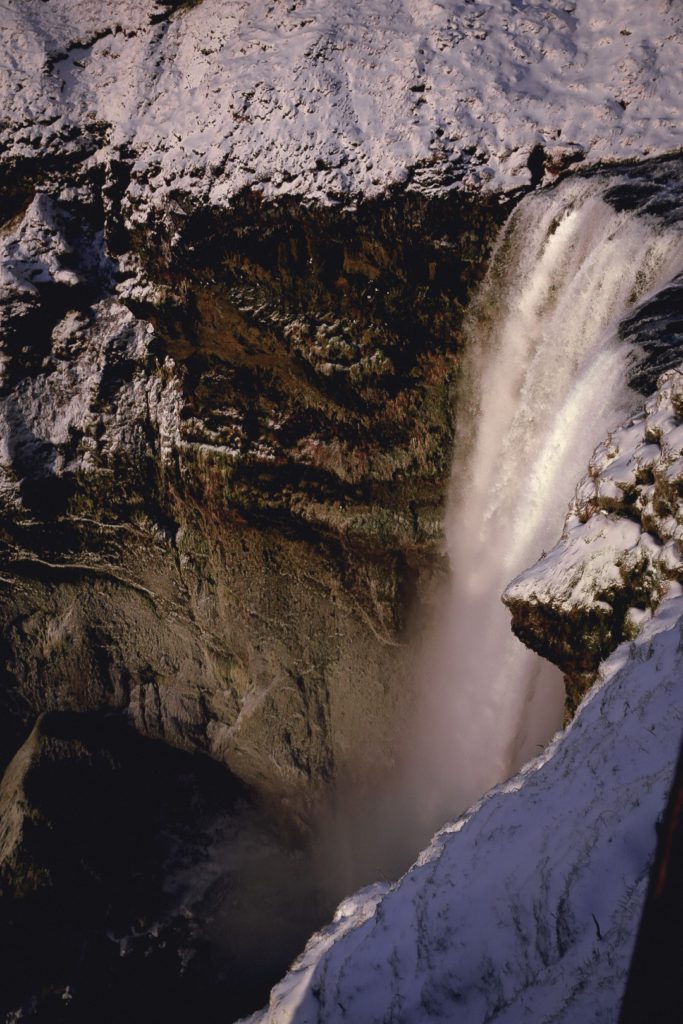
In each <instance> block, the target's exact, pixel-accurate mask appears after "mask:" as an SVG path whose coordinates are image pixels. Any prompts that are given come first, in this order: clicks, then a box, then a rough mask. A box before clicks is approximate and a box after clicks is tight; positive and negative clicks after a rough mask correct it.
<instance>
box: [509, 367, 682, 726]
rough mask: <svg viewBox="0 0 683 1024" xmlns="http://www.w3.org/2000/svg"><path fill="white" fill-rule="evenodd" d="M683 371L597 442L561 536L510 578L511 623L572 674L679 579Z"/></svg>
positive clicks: (578, 692) (627, 635) (591, 663)
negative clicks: (529, 564)
mask: <svg viewBox="0 0 683 1024" xmlns="http://www.w3.org/2000/svg"><path fill="white" fill-rule="evenodd" d="M682 493H683V371H681V370H680V369H676V370H669V371H667V372H666V373H664V374H663V375H662V376H661V377H660V378H659V381H658V386H657V391H656V393H655V394H654V395H653V396H652V397H651V398H650V399H649V400H648V402H647V404H646V406H645V411H644V412H643V413H642V414H640V415H638V416H636V417H635V418H634V419H632V420H630V421H629V422H628V423H626V424H625V425H624V426H623V427H621V428H620V429H618V430H615V431H613V432H612V433H611V434H610V435H609V437H608V438H607V440H606V441H605V442H604V443H603V444H601V445H599V446H598V448H597V449H596V451H595V453H594V455H593V457H592V459H591V462H590V466H589V472H588V476H586V477H585V478H584V480H583V481H582V482H581V483H580V484H579V486H578V488H577V491H576V497H575V499H574V502H573V504H572V507H571V509H570V511H569V514H568V517H567V521H566V523H565V529H564V533H563V535H562V539H561V540H560V541H559V543H558V544H557V545H556V546H555V547H554V548H553V550H552V551H550V552H548V553H547V554H546V555H544V556H543V557H542V558H541V559H540V560H539V562H537V563H536V565H534V566H532V567H531V568H530V569H527V570H525V572H523V573H521V575H519V576H518V577H517V578H516V579H515V580H513V581H512V583H511V584H510V585H509V586H508V587H507V589H506V591H505V593H504V595H503V600H504V601H505V603H506V604H507V606H508V607H509V608H510V610H511V612H512V628H513V630H514V632H515V633H516V634H517V636H519V637H520V639H522V640H523V641H524V643H526V644H527V645H528V646H530V647H532V648H533V649H534V650H536V651H538V652H539V653H540V654H543V655H544V656H545V657H547V658H549V659H550V660H552V661H554V662H555V663H556V664H558V665H559V666H560V668H562V669H563V671H564V672H566V673H567V674H568V675H569V676H570V678H573V680H574V682H573V684H572V686H571V701H570V704H571V707H572V708H573V707H576V704H577V703H578V699H579V698H580V697H581V696H582V694H583V693H584V692H585V690H586V688H587V685H588V683H589V681H590V680H591V678H594V675H595V672H596V670H597V668H598V665H599V664H600V662H601V661H602V660H603V659H604V658H605V657H606V656H607V655H608V654H609V653H610V652H611V651H613V650H614V648H615V647H616V646H617V645H618V644H619V643H620V642H621V641H622V640H624V639H632V638H633V637H635V636H636V635H637V634H638V632H639V630H640V628H641V627H642V624H643V622H645V621H647V619H649V618H650V617H651V616H652V614H653V613H654V612H655V610H656V608H657V606H658V605H659V603H660V601H661V600H662V598H663V597H664V595H665V594H667V593H674V592H675V589H676V588H677V587H680V585H681V583H682V582H683V558H682V555H681V546H680V545H681V541H682V540H683V504H682V503H681V494H682Z"/></svg>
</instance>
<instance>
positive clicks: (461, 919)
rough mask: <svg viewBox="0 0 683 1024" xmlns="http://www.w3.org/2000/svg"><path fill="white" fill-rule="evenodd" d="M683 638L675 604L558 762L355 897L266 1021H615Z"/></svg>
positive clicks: (678, 697) (298, 967)
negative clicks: (387, 881)
mask: <svg viewBox="0 0 683 1024" xmlns="http://www.w3.org/2000/svg"><path fill="white" fill-rule="evenodd" d="M682 626H683V597H680V596H676V597H670V598H667V599H665V600H664V601H663V602H662V603H661V604H660V606H659V608H658V610H657V613H656V615H655V617H654V618H653V619H651V620H650V621H649V622H647V623H646V624H645V625H644V627H643V629H642V631H641V633H640V635H639V636H638V638H637V639H636V640H635V641H632V642H630V643H624V644H622V645H621V646H620V647H619V648H618V649H617V650H616V651H615V652H614V654H613V655H612V656H611V657H610V658H609V659H608V660H607V661H606V662H605V663H604V665H603V667H602V670H601V672H600V678H599V680H598V682H597V683H596V684H595V686H594V687H593V689H592V690H591V691H590V693H589V694H588V695H587V697H586V698H585V700H584V702H583V704H582V706H581V708H580V710H579V712H578V714H577V716H576V718H575V719H574V721H573V722H572V724H571V725H570V726H569V728H568V729H567V730H566V731H565V732H564V733H562V734H558V736H556V738H555V739H554V741H553V742H552V743H551V745H550V746H549V747H548V749H547V750H546V751H545V752H544V754H543V755H542V756H541V757H539V758H537V759H535V760H534V761H532V762H530V763H529V764H528V765H527V766H526V767H525V768H524V769H523V770H522V772H521V773H520V774H519V775H518V776H516V777H515V778H513V779H511V780H509V781H508V782H507V783H505V784H503V785H501V786H499V787H497V788H496V789H494V790H492V791H491V792H490V793H489V794H487V796H486V797H484V798H483V799H482V800H481V801H480V803H479V804H477V805H476V806H475V807H473V808H472V810H471V811H470V812H469V813H468V814H467V815H465V816H464V817H463V818H461V819H460V820H459V821H457V822H455V823H454V824H451V825H448V826H446V827H445V828H444V829H442V830H441V831H440V832H439V833H437V835H436V836H435V838H434V840H433V841H432V844H431V845H430V847H429V848H428V849H427V850H426V851H425V852H424V853H423V854H422V855H421V857H420V858H419V860H418V862H417V863H416V864H415V866H414V867H413V868H411V869H410V871H408V873H407V874H406V875H405V876H404V877H403V878H402V879H400V881H399V882H397V883H396V884H395V885H393V886H388V887H387V886H375V887H371V888H370V889H367V890H363V891H362V892H360V893H358V894H356V896H354V897H352V898H350V899H348V900H346V901H344V903H342V905H341V906H340V908H339V910H338V912H337V915H336V917H335V920H334V922H333V924H332V925H331V926H330V927H329V928H327V929H325V930H324V931H322V932H320V933H318V934H317V935H314V936H313V938H312V939H311V940H310V941H309V943H308V945H307V947H306V950H305V952H304V953H303V954H302V956H301V957H300V958H299V959H298V960H297V961H296V962H295V963H294V965H293V967H292V969H291V971H290V973H289V974H288V975H287V976H286V977H285V978H284V979H283V981H281V982H280V983H279V984H278V985H277V986H276V987H275V988H274V989H273V991H272V993H271V998H270V1004H269V1006H268V1008H267V1009H266V1010H264V1011H263V1012H261V1013H259V1014H256V1015H254V1016H253V1017H252V1018H250V1020H251V1022H252V1024H257V1022H263V1024H265V1022H269V1024H289V1022H297V1024H313V1022H323V1021H324V1022H326V1024H327V1022H333V1021H342V1020H345V1021H348V1020H353V1021H354V1022H358V1024H362V1022H368V1024H370V1022H374V1024H377V1022H379V1021H389V1020H391V1021H400V1022H406V1024H408V1022H410V1021H417V1020H419V1021H421V1022H427V1021H437V1020H441V1021H442V1020H453V1019H456V1015H457V1020H458V1022H461V1024H468V1022H470V1024H481V1022H482V1021H495V1022H496V1024H518V1022H519V1021H520V1020H532V1021H534V1022H535V1024H544V1022H548V1024H549V1022H550V1021H553V1022H555V1024H557V1022H564V1021H566V1022H570V1021H572V1022H576V1021H587V1020H590V1021H594V1022H599V1021H605V1022H606V1021H614V1020H616V1017H617V1013H618V1007H619V1004H620V1001H621V996H622V993H623V989H624V985H625V981H626V974H627V970H628V965H629V960H630V955H631V950H632V945H633V941H634V936H635V934H636V930H637V924H638V920H639V916H640V912H641V907H642V903H643V899H644V895H645V890H646V886H647V880H648V872H649V868H650V862H651V858H652V855H653V851H654V847H655V840H656V834H655V826H656V823H657V820H658V817H659V815H660V814H661V812H662V810H663V808H664V805H665V802H666V797H667V792H668V787H669V784H670V782H671V777H672V773H673V766H674V765H675V762H676V756H677V752H678V747H679V743H680V739H681V729H682V726H683V691H682V689H681V686H680V678H681V673H682V672H683V643H682Z"/></svg>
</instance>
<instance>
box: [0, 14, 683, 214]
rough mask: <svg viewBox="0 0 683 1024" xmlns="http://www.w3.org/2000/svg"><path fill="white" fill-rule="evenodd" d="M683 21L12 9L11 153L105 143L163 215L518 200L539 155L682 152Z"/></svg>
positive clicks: (7, 88) (7, 132)
mask: <svg viewBox="0 0 683 1024" xmlns="http://www.w3.org/2000/svg"><path fill="white" fill-rule="evenodd" d="M682 24H683V14H682V13H681V8H680V5H679V4H678V3H677V2H674V0H648V2H647V3H643V2H642V0H489V2H479V0H341V2H340V0H290V2H288V3H285V2H284V0H282V2H280V0H278V2H276V0H200V2H199V3H196V4H186V5H181V6H180V7H178V8H177V9H176V8H174V7H173V6H172V5H164V4H159V3H155V2H152V0H135V2H133V0H116V2H112V0H110V2H107V0H0V41H1V45H0V109H2V111H3V114H2V134H1V135H0V145H1V144H2V142H3V141H4V142H5V143H6V144H7V146H8V147H9V149H10V153H11V154H12V155H13V156H17V157H31V156H35V155H36V154H37V153H39V152H41V151H42V152H47V151H49V150H50V149H52V150H54V151H61V152H63V151H64V147H65V141H66V140H71V141H70V142H69V145H77V133H76V132H75V131H74V130H73V126H80V127H81V128H83V129H85V130H86V131H89V130H90V131H92V132H93V133H95V134H96V133H97V132H98V131H99V132H100V136H101V138H103V139H106V140H108V142H109V143H111V144H112V146H114V147H117V146H120V145H124V144H125V145H127V146H128V147H131V149H132V151H133V152H134V153H135V154H136V155H137V158H138V159H137V164H136V168H135V175H136V179H137V180H138V182H144V187H145V189H146V190H149V191H148V192H147V196H148V197H149V195H152V194H153V195H154V196H155V199H156V201H159V202H161V201H163V198H164V196H165V194H166V193H167V192H168V191H169V190H176V189H181V190H183V191H190V192H194V193H195V194H196V195H197V196H198V197H200V198H202V199H204V200H207V199H209V198H210V200H211V201H212V202H215V203H221V202H225V201H227V200H228V199H229V197H230V196H231V195H233V194H234V193H235V191H237V190H239V189H240V188H241V187H243V186H245V185H257V186H258V187H260V188H262V189H263V190H264V191H265V192H267V193H287V192H290V193H296V194H305V195H306V196H307V197H309V198H317V199H322V200H324V201H325V200H330V199H332V198H334V197H335V196H339V195H346V196H348V195H349V194H354V193H359V192H362V193H365V194H371V193H373V192H379V191H381V190H382V189H383V188H385V187H386V186H387V185H388V184H389V183H392V182H401V181H403V182H405V181H406V180H407V178H408V177H409V176H411V177H412V185H413V186H414V187H417V188H425V189H429V188H430V187H435V186H436V185H438V187H447V186H448V185H449V183H450V184H451V185H453V184H454V185H458V184H464V185H465V186H470V185H471V186H473V185H476V184H479V185H480V186H481V185H484V186H486V185H490V186H491V187H495V188H499V187H502V188H508V187H516V186H521V185H526V184H528V183H529V180H530V171H529V169H528V167H527V166H526V165H527V160H528V157H529V154H530V152H531V150H532V148H533V147H534V145H536V144H537V143H542V144H543V146H544V147H545V149H546V152H547V154H548V156H549V159H550V162H551V164H552V163H553V162H556V164H557V165H558V166H559V165H560V164H562V163H563V162H566V161H567V160H572V159H577V158H579V159H580V158H581V157H582V156H585V157H586V159H587V160H589V161H595V160H598V159H610V158H620V157H621V158H623V157H631V156H633V157H635V156H639V155H642V154H645V153H652V154H654V153H656V152H663V151H667V150H672V149H674V148H676V147H680V146H681V145H682V144H683V128H682V127H681V123H680V118H679V116H678V115H679V109H680V96H681V94H683V52H682V47H681V27H682ZM131 198H132V199H135V198H136V197H135V190H134V189H133V192H132V195H131ZM138 198H139V197H138Z"/></svg>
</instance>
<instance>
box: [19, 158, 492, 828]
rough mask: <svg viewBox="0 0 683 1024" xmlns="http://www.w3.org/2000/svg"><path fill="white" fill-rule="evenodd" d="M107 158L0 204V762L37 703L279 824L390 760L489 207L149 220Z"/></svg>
mask: <svg viewBox="0 0 683 1024" xmlns="http://www.w3.org/2000/svg"><path fill="white" fill-rule="evenodd" d="M83 155H84V157H85V156H87V154H83ZM33 170H35V168H34V169H33ZM128 172H129V168H127V165H125V164H124V163H122V162H121V161H118V162H112V163H111V164H110V165H108V166H107V167H106V169H105V170H103V169H102V167H97V168H95V169H94V170H93V169H92V168H91V167H90V166H89V165H88V164H87V163H86V164H85V165H76V166H75V167H74V166H73V165H71V164H70V165H68V166H67V165H65V166H56V167H53V168H48V169H45V168H43V175H44V177H36V178H31V177H30V175H29V177H28V178H27V180H26V181H25V182H24V183H23V186H22V187H21V188H19V186H18V185H17V184H16V182H15V185H14V190H13V191H12V192H11V193H10V192H9V191H7V192H6V193H5V213H6V220H5V225H4V228H3V229H2V233H1V235H0V245H1V246H2V249H3V252H2V256H3V275H4V277H3V283H4V291H3V295H4V298H3V305H2V309H1V311H0V314H1V316H2V321H1V337H0V353H1V355H2V390H1V392H0V417H1V418H2V423H3V433H2V436H3V442H2V448H1V449H0V501H1V502H2V535H1V536H0V545H1V548H0V557H1V559H2V569H1V571H0V576H1V577H2V578H1V579H0V609H1V611H0V628H1V630H2V644H3V651H4V652H5V657H4V661H3V666H2V671H3V683H4V685H3V695H2V702H3V707H4V713H3V722H4V724H3V734H2V737H0V738H1V739H2V741H3V744H4V750H3V758H4V760H5V761H7V760H8V759H9V757H11V755H12V753H13V752H14V750H15V749H16V744H17V743H18V742H19V741H20V740H21V738H22V736H25V735H26V732H27V730H28V729H30V726H31V723H32V721H33V720H34V718H35V716H36V715H37V714H39V713H40V712H42V711H44V710H50V709H74V710H75V709H79V710H81V709H86V710H88V709H90V710H92V709H98V708H102V707H116V708H125V709H127V711H128V713H129V715H130V717H131V720H132V721H133V722H134V723H135V724H136V726H137V727H138V729H139V730H140V731H141V732H142V733H143V734H145V735H148V736H153V737H157V738H162V739H165V740H166V741H168V742H169V743H171V744H173V745H175V746H179V747H182V748H184V749H187V750H200V751H203V752H205V753H208V754H209V755H210V756H211V757H213V758H215V759H217V760H219V761H221V762H223V763H225V764H227V765H229V766H230V768H231V769H232V770H233V771H234V772H235V773H236V774H237V775H238V776H239V777H240V778H242V779H244V780H245V781H246V782H247V783H248V784H249V785H251V786H253V787H255V788H256V789H257V790H258V791H259V792H261V793H262V794H263V795H264V796H265V797H266V798H268V799H270V800H271V801H272V803H273V804H274V805H275V806H277V808H278V809H279V811H280V813H282V814H283V815H284V816H285V817H286V818H288V819H289V820H291V821H293V822H294V823H295V824H296V823H299V824H300V823H302V822H303V821H304V819H306V818H307V816H308V814H309V812H310V810H311V809H312V807H313V805H314V804H315V803H316V801H317V799H318V797H319V796H320V794H321V793H322V792H324V791H325V790H327V789H328V788H329V786H330V785H332V784H334V783H335V782H336V781H339V780H340V779H344V780H345V781H349V780H350V781H355V782H357V783H365V782H366V781H367V780H368V778H370V777H374V776H377V775H380V774H381V773H382V772H384V771H388V770H391V767H392V764H393V762H394V747H395V735H396V730H400V728H401V727H402V723H403V722H404V721H405V719H406V716H407V715H408V713H409V710H410V706H411V697H410V687H409V678H410V668H409V665H408V663H407V658H406V654H405V650H406V649H405V646H404V639H405V631H406V628H407V625H408V622H409V618H410V615H411V614H412V611H413V610H414V609H415V608H417V607H419V605H420V603H421V602H423V601H425V600H428V596H429V592H430V588H431V587H432V586H433V584H434V581H435V580H438V579H439V578H440V577H441V575H442V573H443V568H444V563H443V557H442V554H441V541H442V538H441V517H442V510H443V502H444V498H445V491H446V483H447V478H448V472H449V467H450V456H451V448H452V439H453V421H452V408H451V406H452V402H451V399H452V395H451V386H452V383H453V378H454V374H455V373H456V371H457V347H458V331H459V324H460V320H461V315H462V310H463V308H464V305H465V303H466V301H467V297H468V294H469V293H470V291H471V289H472V287H473V286H474V284H475V283H476V280H477V279H478V277H479V276H480V275H481V273H482V272H483V269H484V266H485V258H486V253H487V251H488V248H489V246H490V244H491V241H492V238H493V236H494V234H495V230H496V227H497V225H498V223H499V222H500V220H501V218H502V217H503V216H504V214H505V207H504V206H503V205H500V204H499V203H497V202H494V201H493V200H492V199H485V198H475V197H472V196H467V195H463V194H461V195H459V196H456V195H455V194H451V195H450V196H448V195H447V196H445V197H444V196H441V197H432V198H431V199H429V198H426V197H424V196H418V195H414V194H411V193H408V192H406V191H405V190H398V191H397V192H395V193H394V194H392V195H390V196H388V197H385V198H384V199H383V200H381V201H379V200H378V201H377V202H373V203H367V204H365V205H361V206H360V207H359V208H358V209H355V210H345V209H342V208H336V209H335V208H319V207H307V206H305V205H303V204H301V203H299V202H289V203H286V204H277V203H265V202H264V201H263V200H261V199H258V198H257V197H255V196H253V195H251V194H249V193H245V194H244V195H243V196H242V197H241V198H240V200H239V201H238V202H236V203H235V204H234V207H233V209H232V210H231V211H230V212H229V213H228V212H226V211H225V210H216V209H211V208H206V207H200V206H198V205H197V204H196V203H195V202H194V201H193V200H192V199H191V197H186V198H185V200H182V199H181V198H179V199H178V202H177V203H176V204H175V205H173V204H172V205H169V206H168V208H166V209H165V211H164V212H163V214H162V213H159V211H158V210H153V209H152V208H151V207H150V208H149V209H148V210H147V211H146V212H145V210H144V209H142V210H141V209H139V208H138V209H135V210H134V209H133V207H132V206H131V204H130V201H127V200H125V198H124V196H125V183H126V180H127V175H128ZM27 173H28V171H27ZM19 193H21V194H22V195H23V196H25V197H27V198H24V199H22V200H21V202H18V201H17V199H16V196H17V195H19ZM127 204H128V205H127ZM17 207H18V208H17ZM133 214H135V215H134V216H133Z"/></svg>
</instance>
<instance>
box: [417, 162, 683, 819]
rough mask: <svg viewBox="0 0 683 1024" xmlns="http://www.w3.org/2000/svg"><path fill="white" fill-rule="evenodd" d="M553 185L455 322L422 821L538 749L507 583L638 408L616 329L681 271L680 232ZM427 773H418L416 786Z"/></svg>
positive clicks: (546, 717) (537, 680) (548, 670)
mask: <svg viewBox="0 0 683 1024" xmlns="http://www.w3.org/2000/svg"><path fill="white" fill-rule="evenodd" d="M610 184H611V185H613V184H614V183H613V182H606V181H605V179H599V180H597V181H596V180H592V181H589V180H576V181H566V182H564V183H563V184H561V185H560V186H558V187H557V188H555V189H553V190H550V191H546V192H541V193H538V194H535V195H533V196H530V197H528V198H527V199H525V200H523V202H522V203H521V204H520V205H519V207H518V208H517V210H516V211H515V213H514V214H513V215H512V217H511V218H510V220H509V222H508V224H507V226H506V229H505V231H504V232H503V234H502V237H501V239H500V241H499V244H498V246H497V249H496V251H495V253H494V255H493V259H492V261H491V267H490V271H489V273H488V276H487V278H486V280H485V282H484V284H483V287H482V288H481V289H480V293H479V295H478V297H477V299H476V300H475V302H474V304H473V307H472V310H471V313H470V315H469V318H468V323H467V326H466V332H467V342H468V344H467V353H468V354H467V356H466V358H465V360H464V365H463V367H462V374H461V381H460V387H459V394H458V398H457V414H458V433H457V439H456V454H455V459H454V465H453V475H452V494H451V500H450V504H449V510H448V515H447V523H446V532H447V541H448V553H449V558H450V563H451V571H452V585H451V589H450V593H449V595H448V599H447V601H446V603H445V608H444V610H443V614H442V616H440V618H439V622H438V625H437V629H436V636H435V637H434V638H433V639H432V643H431V651H430V654H429V657H428V658H427V659H426V661H425V665H424V666H423V676H424V691H425V694H426V696H425V701H426V709H425V714H424V717H423V723H422V730H421V743H420V745H419V746H420V753H419V760H420V772H421V773H422V776H423V779H422V783H421V786H420V789H421V790H422V802H423V815H426V816H427V817H429V818H430V819H431V820H432V821H433V822H438V821H439V820H441V821H443V820H445V818H446V817H448V816H453V815H454V814H457V813H459V812H460V811H462V810H463V809H464V808H466V807H467V806H469V805H470V804H471V803H472V802H473V801H474V800H475V799H477V798H478V797H479V796H480V795H481V794H482V793H484V792H485V791H486V790H487V789H489V788H490V787H491V786H492V785H494V784H495V783H497V782H500V781H501V780H503V779H505V778H506V777H508V776H509V775H510V774H512V773H513V772H514V771H515V770H517V769H518V768H519V767H520V766H521V765H522V764H523V763H524V762H525V761H527V760H528V759H529V758H530V757H532V756H533V755H535V754H536V753H538V751H539V749H542V747H543V746H544V745H545V744H546V743H547V742H548V740H549V738H550V737H551V736H552V734H553V732H554V731H555V730H556V729H557V728H558V727H559V726H560V724H561V721H562V711H563V696H564V693H563V685H562V678H561V675H560V673H559V671H558V670H557V669H555V668H554V666H552V665H550V664H549V663H548V662H546V661H544V660H543V659H541V658H539V657H538V656H536V655H535V654H533V653H532V652H531V651H529V650H528V649H526V648H525V647H524V646H523V645H522V644H521V643H520V642H519V641H518V640H517V639H516V637H515V636H514V635H513V634H512V633H511V631H510V617H509V613H508V611H507V610H506V609H505V607H504V606H503V605H502V603H501V601H500V595H501V593H502V591H503V590H504V589H505V586H506V584H507V583H508V582H509V581H510V580H511V579H512V578H513V577H514V576H515V575H516V574H517V573H518V572H519V571H520V570H522V569H524V568H526V567H527V566H529V565H531V564H533V562H535V561H536V559H537V558H539V556H540V555H541V554H542V552H543V549H544V548H550V547H552V545H553V544H554V543H555V542H556V540H557V539H558V537H559V534H560V532H561V529H562V522H563V519H564V514H565V512H566V509H567V506H568V504H569V502H570V500H571V498H572V495H573V491H574V487H575V485H576V483H577V482H578V481H579V479H580V478H581V476H582V475H583V473H584V472H585V470H586V466H587V463H588V460H589V458H590V455H591V453H592V451H593V449H594V447H595V446H596V444H597V443H598V442H600V441H601V440H602V439H603V438H604V437H605V436H606V434H607V432H608V431H609V430H610V429H611V428H614V427H615V426H617V425H618V424H619V423H620V422H621V421H622V420H623V419H624V418H625V417H626V416H627V415H628V414H629V413H630V412H632V411H633V410H634V408H635V407H636V406H637V404H638V397H637V396H636V395H635V393H634V392H633V391H631V390H630V389H629V388H628V386H627V383H626V381H627V376H628V373H627V366H628V361H629V359H632V358H633V356H634V353H633V352H632V350H631V349H630V347H629V346H628V345H626V344H625V343H624V342H623V341H621V340H620V339H619V338H618V335H617V327H618V323H619V321H620V320H621V319H622V318H623V317H624V316H625V315H626V314H627V313H628V312H629V311H631V310H632V309H633V308H634V306H636V305H638V304H639V303H640V302H641V301H642V300H643V299H644V298H647V297H648V296H650V295H651V294H652V293H653V292H656V291H658V290H659V289H660V288H661V287H662V286H663V285H664V284H666V283H667V282H668V281H670V280H671V278H672V277H673V276H674V274H675V273H676V272H677V271H679V270H680V268H681V265H683V245H682V240H681V234H680V232H679V231H675V230H663V228H662V226H661V225H660V224H659V223H658V222H657V221H655V220H653V219H652V218H648V217H640V216H637V215H635V214H633V213H632V212H617V211H616V210H615V209H613V208H612V206H610V205H609V204H608V203H607V202H606V201H605V200H604V199H603V198H601V195H602V194H604V192H605V191H606V190H607V187H608V185H610ZM425 773H426V776H427V778H426V779H425V778H424V775H425Z"/></svg>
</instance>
